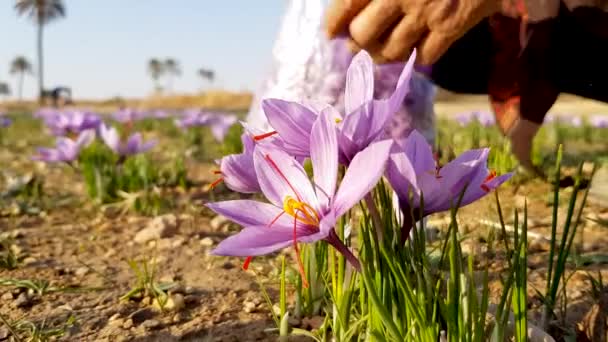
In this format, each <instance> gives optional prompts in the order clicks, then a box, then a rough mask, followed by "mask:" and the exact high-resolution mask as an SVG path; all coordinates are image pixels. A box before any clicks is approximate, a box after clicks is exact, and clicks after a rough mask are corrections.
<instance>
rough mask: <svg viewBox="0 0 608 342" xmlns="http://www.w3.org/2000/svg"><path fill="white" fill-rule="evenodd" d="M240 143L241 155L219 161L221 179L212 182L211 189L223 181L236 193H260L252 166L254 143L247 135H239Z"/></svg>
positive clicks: (226, 157) (232, 155) (233, 155)
mask: <svg viewBox="0 0 608 342" xmlns="http://www.w3.org/2000/svg"><path fill="white" fill-rule="evenodd" d="M241 141H242V142H243V153H241V154H231V155H228V156H225V157H223V158H222V159H221V160H220V161H219V165H220V171H219V174H220V175H221V176H220V177H221V178H219V179H218V180H216V181H215V182H213V183H212V184H211V187H214V186H216V185H217V184H218V183H219V182H221V181H223V182H224V183H225V184H226V186H227V187H228V188H229V189H231V190H233V191H236V192H241V193H256V192H260V191H261V189H260V184H259V183H258V179H257V176H256V174H255V167H254V166H253V151H254V148H255V143H254V141H253V138H252V137H251V136H250V135H249V134H247V133H243V135H241Z"/></svg>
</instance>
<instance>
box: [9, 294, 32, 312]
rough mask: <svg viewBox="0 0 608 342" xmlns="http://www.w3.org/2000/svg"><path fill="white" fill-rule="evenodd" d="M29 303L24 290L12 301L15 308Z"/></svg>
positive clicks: (29, 299)
mask: <svg viewBox="0 0 608 342" xmlns="http://www.w3.org/2000/svg"><path fill="white" fill-rule="evenodd" d="M30 304H31V298H30V296H29V295H28V294H27V293H25V292H23V293H21V294H20V295H19V296H18V297H17V299H15V301H14V302H13V305H15V307H16V308H23V307H26V306H29V305H30Z"/></svg>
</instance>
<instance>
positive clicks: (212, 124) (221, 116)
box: [175, 109, 237, 142]
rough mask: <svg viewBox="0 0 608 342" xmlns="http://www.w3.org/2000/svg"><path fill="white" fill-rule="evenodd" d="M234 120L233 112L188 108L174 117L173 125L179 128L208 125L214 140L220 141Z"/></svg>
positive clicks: (235, 120) (235, 119)
mask: <svg viewBox="0 0 608 342" xmlns="http://www.w3.org/2000/svg"><path fill="white" fill-rule="evenodd" d="M236 122H237V117H236V115H234V114H230V113H224V112H208V111H204V110H198V109H190V110H187V111H185V112H184V113H183V115H182V117H181V118H179V119H175V126H177V127H179V128H181V129H187V128H191V127H201V126H209V128H210V129H211V134H212V135H213V137H214V138H215V140H217V141H218V142H222V141H224V138H225V137H226V134H227V133H228V130H229V129H230V127H232V125H234V124H235V123H236Z"/></svg>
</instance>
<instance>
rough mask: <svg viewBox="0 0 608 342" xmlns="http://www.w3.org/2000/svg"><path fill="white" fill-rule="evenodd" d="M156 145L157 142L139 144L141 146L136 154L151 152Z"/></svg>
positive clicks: (149, 141) (150, 141)
mask: <svg viewBox="0 0 608 342" xmlns="http://www.w3.org/2000/svg"><path fill="white" fill-rule="evenodd" d="M157 143H158V141H157V140H148V141H146V142H144V143H143V144H141V146H140V147H139V151H138V153H144V152H148V151H149V150H151V149H152V148H153V147H154V146H156V144H157Z"/></svg>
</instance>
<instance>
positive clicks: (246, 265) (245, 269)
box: [243, 256, 253, 271]
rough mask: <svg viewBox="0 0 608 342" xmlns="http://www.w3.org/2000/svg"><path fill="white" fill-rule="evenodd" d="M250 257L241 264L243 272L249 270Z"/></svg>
mask: <svg viewBox="0 0 608 342" xmlns="http://www.w3.org/2000/svg"><path fill="white" fill-rule="evenodd" d="M251 259H253V257H252V256H248V257H247V259H245V261H244V262H243V271H247V269H249V264H250V263H251Z"/></svg>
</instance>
